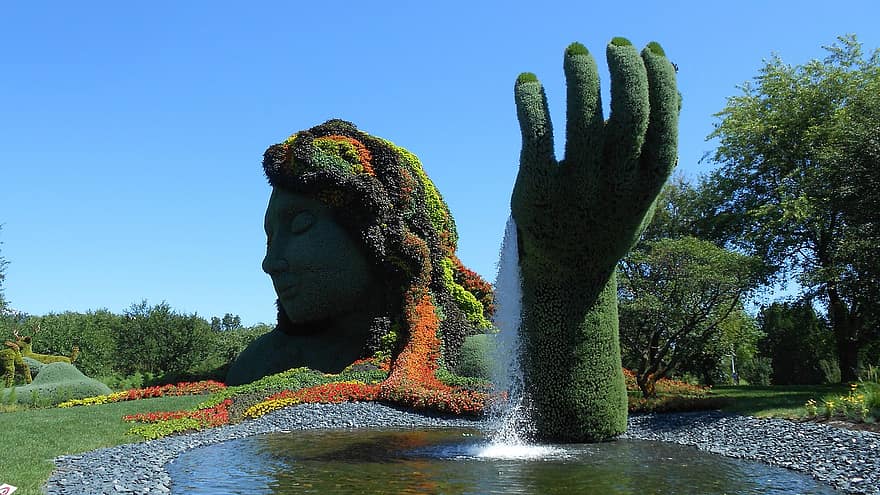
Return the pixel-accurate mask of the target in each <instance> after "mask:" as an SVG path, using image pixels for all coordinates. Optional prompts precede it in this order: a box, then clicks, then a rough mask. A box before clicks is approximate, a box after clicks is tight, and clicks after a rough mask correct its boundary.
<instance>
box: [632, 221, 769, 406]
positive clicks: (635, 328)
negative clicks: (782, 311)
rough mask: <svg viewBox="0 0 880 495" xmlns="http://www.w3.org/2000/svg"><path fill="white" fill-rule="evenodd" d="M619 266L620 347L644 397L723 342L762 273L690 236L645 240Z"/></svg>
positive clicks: (750, 263) (754, 264) (751, 263)
mask: <svg viewBox="0 0 880 495" xmlns="http://www.w3.org/2000/svg"><path fill="white" fill-rule="evenodd" d="M619 268H620V275H621V276H620V285H619V289H618V296H619V298H620V342H621V347H622V349H623V352H624V354H625V355H626V356H627V357H628V359H629V360H630V361H631V362H632V363H633V364H634V366H633V367H634V370H633V371H634V372H635V374H636V382H637V383H638V385H639V388H640V389H641V391H642V394H643V395H644V396H645V397H650V396H652V395H654V384H655V383H656V381H657V380H659V379H660V378H663V377H666V376H669V375H670V374H671V373H673V372H675V371H676V370H680V369H682V368H683V366H684V365H685V364H687V363H689V362H697V361H699V360H701V359H703V357H704V355H706V354H707V351H708V350H709V349H710V348H711V347H712V346H713V345H716V347H717V345H718V343H719V342H720V343H722V344H723V343H724V342H723V337H724V332H723V330H724V329H725V326H728V327H734V324H735V321H733V320H736V319H741V318H742V315H741V311H742V301H743V298H744V297H745V295H746V294H748V293H749V292H750V291H751V290H752V289H754V288H755V286H756V285H757V283H758V276H757V274H758V273H759V272H760V270H759V262H758V261H757V260H755V259H753V258H750V257H747V256H744V255H741V254H737V253H734V252H730V251H727V250H725V249H722V248H719V247H717V246H715V245H714V244H712V243H711V242H708V241H702V240H699V239H696V238H694V237H681V238H678V239H661V240H658V241H652V242H648V243H645V244H643V247H642V248H638V249H635V250H633V252H631V253H630V254H629V256H627V257H626V258H624V260H623V261H622V262H621V263H620V265H619ZM725 347H727V346H726V345H722V346H721V348H722V349H723V348H725ZM716 353H717V352H716ZM716 359H717V358H716Z"/></svg>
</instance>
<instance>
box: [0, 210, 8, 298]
mask: <svg viewBox="0 0 880 495" xmlns="http://www.w3.org/2000/svg"><path fill="white" fill-rule="evenodd" d="M2 228H3V225H0V229H2ZM2 245H3V242H2V241H0V246H2ZM0 252H2V251H0ZM8 264H9V262H8V261H6V258H4V257H3V255H2V254H0V314H3V313H4V312H5V310H6V306H8V305H9V303H8V302H7V301H6V297H5V296H4V294H3V283H4V281H5V280H6V265H8Z"/></svg>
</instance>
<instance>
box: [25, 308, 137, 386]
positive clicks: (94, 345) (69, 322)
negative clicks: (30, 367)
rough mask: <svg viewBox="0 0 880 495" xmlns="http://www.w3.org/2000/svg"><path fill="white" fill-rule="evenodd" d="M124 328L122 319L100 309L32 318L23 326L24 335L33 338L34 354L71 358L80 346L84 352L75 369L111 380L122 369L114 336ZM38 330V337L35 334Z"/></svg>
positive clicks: (81, 353) (78, 358) (77, 360)
mask: <svg viewBox="0 0 880 495" xmlns="http://www.w3.org/2000/svg"><path fill="white" fill-rule="evenodd" d="M122 326H123V319H122V318H121V317H120V316H119V315H115V314H113V313H111V312H110V311H108V310H106V309H99V310H97V311H88V312H86V313H75V312H72V311H67V312H64V313H60V314H56V313H49V314H48V315H45V316H31V317H29V318H28V319H27V320H26V321H24V322H23V324H22V325H20V332H21V333H22V334H23V335H32V336H33V339H34V350H35V351H36V352H39V353H43V354H55V355H60V356H68V355H70V353H71V350H72V349H73V347H74V346H78V347H79V349H80V352H79V356H78V357H77V359H76V362H75V363H74V365H75V366H76V367H77V368H79V369H80V371H82V372H83V373H85V374H86V375H88V376H108V375H111V374H113V372H114V371H116V370H118V369H120V363H119V362H118V360H117V354H116V341H115V338H114V336H115V335H116V334H117V333H118V332H120V331H121V330H122ZM36 328H39V332H38V333H34V332H35V329H36Z"/></svg>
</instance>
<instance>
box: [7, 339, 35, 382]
mask: <svg viewBox="0 0 880 495" xmlns="http://www.w3.org/2000/svg"><path fill="white" fill-rule="evenodd" d="M4 345H5V346H6V349H2V350H0V369H2V370H3V386H4V387H5V388H9V387H12V385H13V384H14V383H15V372H16V371H18V372H19V373H20V374H21V375H22V376H24V381H25V382H26V383H31V382H32V381H33V379H32V378H31V370H30V368H28V365H27V363H25V362H24V360H23V359H22V357H21V350H20V349H19V347H18V344H16V343H15V342H10V341H8V340H7V341H6V342H4Z"/></svg>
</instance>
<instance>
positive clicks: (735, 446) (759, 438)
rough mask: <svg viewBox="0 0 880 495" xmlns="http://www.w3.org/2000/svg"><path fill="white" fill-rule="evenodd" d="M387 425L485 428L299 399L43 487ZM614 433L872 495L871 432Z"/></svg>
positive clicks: (104, 456)
mask: <svg viewBox="0 0 880 495" xmlns="http://www.w3.org/2000/svg"><path fill="white" fill-rule="evenodd" d="M389 426H393V427H400V428H432V427H435V428H450V427H451V428H478V429H480V428H482V429H485V427H486V422H485V421H483V420H475V419H469V418H461V417H444V416H436V415H423V414H417V413H413V412H409V411H404V410H400V409H396V408H393V407H389V406H386V405H383V404H378V403H344V404H302V405H298V406H296V407H290V408H287V409H282V410H279V411H274V412H272V413H269V414H267V415H266V416H263V417H262V418H259V419H256V420H251V421H245V422H243V423H239V424H235V425H228V426H223V427H219V428H213V429H209V430H203V431H200V432H197V433H193V434H190V435H178V436H173V437H167V438H162V439H159V440H151V441H147V442H139V443H134V444H125V445H119V446H116V447H111V448H106V449H99V450H94V451H91V452H86V453H83V454H76V455H67V456H60V457H57V458H56V459H55V466H56V469H55V471H54V472H53V473H52V475H51V476H50V478H49V480H48V481H47V483H46V486H45V487H44V491H45V493H47V494H48V495H68V494H76V495H81V494H88V493H97V494H113V493H170V491H171V487H172V482H171V477H170V476H169V475H168V472H167V470H166V469H165V467H166V465H167V464H168V463H170V462H173V461H174V459H175V458H176V457H177V456H178V455H180V454H181V453H183V452H185V451H187V450H190V449H194V448H199V447H204V446H206V445H211V444H214V443H219V442H224V441H227V440H234V439H237V438H243V437H248V436H252V435H260V434H264V433H273V432H284V431H294V430H303V429H313V428H328V427H358V428H380V427H386V428H387V427H389ZM621 438H629V439H637V440H653V441H661V442H672V443H676V444H681V445H691V446H694V447H696V448H698V449H700V450H704V451H708V452H712V453H715V454H719V455H724V456H728V457H733V458H738V459H747V460H756V461H761V462H765V463H767V464H771V465H774V466H779V467H786V468H789V469H794V470H796V471H800V472H804V473H806V474H809V475H811V476H813V477H814V478H816V479H817V480H819V481H821V482H823V483H826V484H828V485H831V486H833V487H835V488H836V489H838V490H841V491H843V492H846V493H859V494H867V495H880V453H878V445H880V434H876V433H871V432H862V431H850V430H843V429H839V428H835V427H831V426H826V425H821V424H815V423H796V422H792V421H786V420H780V419H757V418H753V417H749V416H737V415H730V414H723V413H719V412H697V413H681V414H649V415H637V416H632V417H630V418H629V425H628V430H627V432H626V433H625V434H624V435H623V436H622V437H621ZM854 459H855V460H856V461H854Z"/></svg>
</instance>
